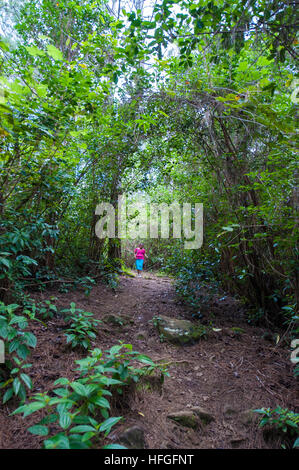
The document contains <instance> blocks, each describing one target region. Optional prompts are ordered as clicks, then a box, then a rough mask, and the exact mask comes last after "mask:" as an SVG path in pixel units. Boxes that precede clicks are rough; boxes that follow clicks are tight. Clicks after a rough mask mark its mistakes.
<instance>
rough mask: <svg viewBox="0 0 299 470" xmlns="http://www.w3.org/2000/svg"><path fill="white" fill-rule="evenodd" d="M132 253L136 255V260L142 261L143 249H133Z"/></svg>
mask: <svg viewBox="0 0 299 470" xmlns="http://www.w3.org/2000/svg"><path fill="white" fill-rule="evenodd" d="M134 253H135V255H136V259H144V255H145V249H144V248H141V249H140V248H135V250H134Z"/></svg>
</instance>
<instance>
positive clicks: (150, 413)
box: [0, 274, 298, 449]
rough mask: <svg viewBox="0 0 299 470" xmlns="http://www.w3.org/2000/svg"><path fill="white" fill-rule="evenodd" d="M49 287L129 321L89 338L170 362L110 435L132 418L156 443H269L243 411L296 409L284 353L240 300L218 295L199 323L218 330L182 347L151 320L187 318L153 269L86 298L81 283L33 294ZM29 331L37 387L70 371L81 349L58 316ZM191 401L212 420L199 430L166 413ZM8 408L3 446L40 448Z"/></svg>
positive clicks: (140, 390) (1, 415) (100, 314)
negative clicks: (73, 346) (68, 338)
mask: <svg viewBox="0 0 299 470" xmlns="http://www.w3.org/2000/svg"><path fill="white" fill-rule="evenodd" d="M50 295H55V296H56V297H57V301H56V304H57V305H58V307H64V308H65V307H67V306H69V304H70V302H75V303H76V306H77V307H78V308H82V309H84V310H86V311H91V312H93V313H94V315H95V316H96V317H97V318H99V319H103V318H104V317H105V316H107V314H114V315H119V316H120V317H123V318H124V319H125V318H126V319H127V320H128V319H129V320H131V321H125V322H124V323H123V324H122V325H111V324H104V323H103V326H101V327H100V333H99V337H98V340H97V341H96V343H95V344H94V346H97V347H100V348H101V349H107V348H109V347H111V346H112V345H114V344H117V343H118V341H119V340H123V341H125V342H127V343H128V342H129V343H131V344H132V345H133V348H134V350H138V351H140V352H143V353H145V354H147V355H149V356H150V357H152V358H153V359H154V360H155V361H159V360H166V361H167V362H170V365H169V373H170V377H167V378H166V379H165V382H164V385H163V387H162V388H161V386H159V385H158V384H154V383H152V384H151V385H149V384H147V385H146V384H145V385H139V386H137V388H136V390H135V391H133V392H132V394H131V395H130V396H129V397H128V399H127V403H126V404H125V405H123V408H122V409H121V410H118V411H121V412H122V415H123V416H124V418H125V421H124V423H123V424H121V425H120V426H119V427H118V428H117V429H116V430H115V434H117V432H119V431H120V430H122V429H123V428H125V427H128V426H130V425H136V424H137V425H139V426H141V427H142V428H143V429H144V431H145V439H146V445H147V447H148V448H152V449H154V448H156V449H157V448H161V449H167V448H168V449H176V448H181V449H191V448H209V449H212V448H220V449H225V448H234V447H239V448H271V447H272V448H273V447H275V446H276V444H275V443H274V442H265V441H264V439H263V436H262V432H261V431H260V430H258V429H257V426H256V424H254V423H246V422H245V421H246V420H245V421H244V416H243V415H242V412H244V411H246V410H248V409H254V408H260V407H268V406H270V407H276V406H277V405H280V406H284V407H289V408H291V409H294V408H295V407H296V398H295V390H296V382H295V379H294V377H293V373H292V364H291V362H290V360H289V351H288V350H287V349H286V348H282V347H280V346H275V343H274V342H269V341H266V340H264V339H263V338H262V335H263V333H264V332H265V331H264V330H263V329H261V328H256V327H252V326H250V325H248V323H246V321H245V319H244V318H243V311H242V307H241V306H240V305H239V304H238V303H237V302H236V301H235V300H234V299H232V298H230V297H227V296H226V297H225V298H221V299H214V300H213V302H211V305H210V315H209V316H206V318H204V319H203V322H205V323H209V322H210V321H211V320H212V326H213V327H216V328H218V329H221V331H219V332H213V333H212V334H211V335H210V336H209V337H208V339H207V340H205V339H202V340H201V341H199V342H197V343H196V344H193V345H191V346H184V347H181V346H174V345H171V344H169V343H166V342H161V339H160V337H159V334H158V332H157V330H156V328H155V326H154V325H153V323H152V322H151V320H152V318H153V316H154V315H163V314H165V315H168V316H173V317H176V318H187V319H191V318H192V317H191V312H190V311H189V309H188V308H187V307H186V306H184V305H182V304H181V303H180V302H179V301H178V299H177V298H176V295H175V289H174V286H173V282H172V280H171V279H169V278H166V277H165V278H161V277H157V276H155V275H153V274H145V277H143V278H137V277H136V278H127V277H123V278H122V279H121V282H120V285H119V288H118V289H117V290H116V291H115V292H114V291H112V290H111V289H109V288H107V287H104V286H103V285H100V284H99V285H97V286H96V287H94V288H93V290H92V293H91V295H90V297H89V298H87V299H86V298H85V297H84V295H83V293H82V292H79V291H77V292H68V293H66V294H65V293H64V294H63V293H59V292H57V291H56V292H53V291H51V292H49V291H48V292H47V293H44V294H39V295H34V296H33V295H32V297H35V298H36V299H41V298H44V299H47V298H49V297H50ZM236 326H238V327H241V328H242V329H243V333H241V334H240V333H238V334H237V333H235V332H233V330H232V329H231V328H232V327H236ZM34 332H35V334H36V336H37V339H38V346H37V348H36V350H35V351H34V353H33V357H32V359H31V362H32V364H33V367H32V374H33V379H34V383H35V389H34V391H41V390H47V389H49V387H51V386H52V384H53V382H54V380H55V379H57V378H58V377H61V376H68V377H69V376H71V372H70V371H71V368H72V367H73V365H74V360H75V359H78V358H80V357H82V356H84V353H83V354H82V353H78V352H75V351H72V350H71V351H70V349H68V348H67V347H66V345H65V338H64V332H63V325H62V322H61V323H59V321H57V320H52V321H50V322H49V324H48V328H44V327H41V326H40V324H38V325H36V327H35V331H34ZM297 405H298V403H297ZM192 406H201V407H203V408H205V409H206V410H207V411H208V412H209V413H211V414H212V415H213V416H214V417H215V421H213V422H211V423H210V424H208V425H207V426H206V427H205V428H204V429H197V430H192V429H189V428H187V427H183V426H181V425H179V424H176V423H175V422H174V421H172V420H170V419H169V418H167V415H168V414H169V413H170V412H176V411H181V410H188V409H190V408H191V407H192ZM12 409H13V408H12ZM9 411H10V408H9V406H4V407H2V411H1V412H0V428H1V429H5V430H6V432H5V433H2V443H1V436H0V447H1V446H2V447H3V448H7V447H9V448H33V447H39V446H40V441H39V438H38V437H35V436H31V435H30V434H29V433H28V432H26V428H27V427H28V426H30V425H31V423H30V419H29V418H31V417H29V418H27V421H26V423H24V421H23V420H22V418H21V417H20V416H15V417H10V418H7V415H8V413H9ZM33 423H34V420H33V418H32V424H33ZM25 424H26V426H25Z"/></svg>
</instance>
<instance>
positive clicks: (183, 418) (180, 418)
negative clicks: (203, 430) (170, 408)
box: [167, 411, 200, 429]
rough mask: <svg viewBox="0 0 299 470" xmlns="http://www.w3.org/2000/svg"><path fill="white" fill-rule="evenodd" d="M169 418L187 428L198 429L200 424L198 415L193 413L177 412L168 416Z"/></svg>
mask: <svg viewBox="0 0 299 470" xmlns="http://www.w3.org/2000/svg"><path fill="white" fill-rule="evenodd" d="M167 418H169V419H172V420H173V421H175V422H176V423H179V424H180V425H181V426H185V427H186V428H192V429H196V428H197V427H198V426H199V424H200V423H199V419H198V417H197V415H196V413H194V412H193V411H177V412H175V413H170V414H169V415H167Z"/></svg>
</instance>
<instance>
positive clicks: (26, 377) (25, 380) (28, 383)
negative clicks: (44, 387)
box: [20, 374, 32, 390]
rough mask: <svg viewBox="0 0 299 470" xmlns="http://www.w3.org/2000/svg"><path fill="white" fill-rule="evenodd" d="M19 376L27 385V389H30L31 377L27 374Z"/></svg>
mask: <svg viewBox="0 0 299 470" xmlns="http://www.w3.org/2000/svg"><path fill="white" fill-rule="evenodd" d="M20 377H21V379H22V380H23V382H24V383H25V384H26V385H27V387H28V388H29V390H31V388H32V381H31V378H30V377H29V375H27V374H20Z"/></svg>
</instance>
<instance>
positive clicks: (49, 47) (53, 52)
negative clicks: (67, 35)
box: [47, 44, 63, 60]
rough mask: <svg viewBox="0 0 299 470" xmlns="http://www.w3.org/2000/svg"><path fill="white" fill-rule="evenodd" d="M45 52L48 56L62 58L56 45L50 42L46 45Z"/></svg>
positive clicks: (56, 58)
mask: <svg viewBox="0 0 299 470" xmlns="http://www.w3.org/2000/svg"><path fill="white" fill-rule="evenodd" d="M47 52H48V54H49V56H51V57H53V59H55V60H63V55H62V53H61V51H60V50H59V49H57V47H55V46H53V45H52V44H48V45H47Z"/></svg>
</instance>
